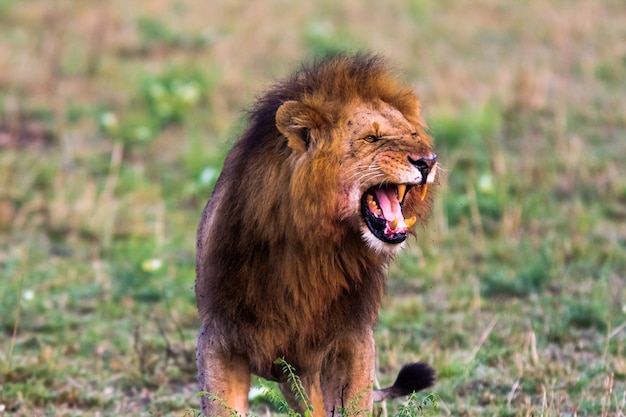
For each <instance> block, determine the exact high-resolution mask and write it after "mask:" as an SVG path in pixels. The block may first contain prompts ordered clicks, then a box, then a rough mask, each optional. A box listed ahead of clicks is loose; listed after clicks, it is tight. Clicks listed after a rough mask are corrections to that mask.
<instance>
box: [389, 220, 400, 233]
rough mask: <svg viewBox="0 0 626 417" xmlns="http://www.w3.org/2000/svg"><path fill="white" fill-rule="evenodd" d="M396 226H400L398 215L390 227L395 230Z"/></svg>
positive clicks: (390, 223)
mask: <svg viewBox="0 0 626 417" xmlns="http://www.w3.org/2000/svg"><path fill="white" fill-rule="evenodd" d="M396 227H398V218H397V217H396V218H395V219H393V220H392V221H390V222H389V228H390V229H391V230H395V228H396Z"/></svg>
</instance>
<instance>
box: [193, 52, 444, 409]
mask: <svg viewBox="0 0 626 417" xmlns="http://www.w3.org/2000/svg"><path fill="white" fill-rule="evenodd" d="M425 129H426V128H425V124H424V123H423V122H422V120H421V118H420V111H419V100H418V98H417V96H416V94H415V93H414V92H413V90H412V89H411V88H410V87H408V86H406V85H405V84H403V83H402V82H400V81H399V80H398V79H397V78H396V77H395V76H394V75H393V74H392V72H391V70H390V68H389V67H388V65H387V64H386V63H385V60H384V59H383V58H381V57H380V56H378V55H375V54H370V53H357V54H339V55H336V56H332V57H328V58H325V59H321V60H317V61H315V62H313V63H310V64H308V65H303V66H302V67H301V68H300V69H299V70H298V71H296V72H295V73H294V74H293V75H292V76H291V77H290V78H287V79H285V80H283V81H279V82H277V83H276V84H275V85H274V86H273V87H272V88H270V89H269V90H268V91H267V92H266V93H265V94H264V95H262V96H261V97H260V98H259V99H258V101H257V102H256V104H255V105H253V107H252V109H251V110H250V112H249V114H248V125H247V128H246V130H245V131H244V132H243V133H242V135H241V136H240V137H239V139H238V140H237V141H236V142H235V143H234V145H233V147H232V149H231V150H230V152H229V153H228V155H227V157H226V159H225V162H224V167H223V170H222V172H221V174H220V176H219V178H218V180H217V182H216V185H215V188H214V190H213V193H212V195H211V198H210V199H209V201H208V203H207V204H206V207H205V209H204V212H203V213H202V218H201V221H200V224H199V227H198V236H197V238H198V240H197V257H196V261H197V266H196V275H197V278H196V285H195V291H196V301H197V307H198V312H199V316H200V319H201V328H200V330H199V333H198V340H197V351H196V354H197V366H198V380H199V384H200V389H201V390H202V391H204V392H207V393H210V394H211V395H205V396H203V397H202V398H201V407H202V411H203V412H204V414H206V415H207V416H211V415H228V414H229V413H231V412H232V411H236V412H238V413H239V414H240V415H245V413H246V409H247V400H248V391H249V388H250V379H251V374H256V375H258V376H260V377H262V378H265V379H267V380H272V381H277V382H278V383H279V386H280V389H281V391H282V393H283V395H284V396H285V399H286V400H287V402H288V403H289V405H290V406H292V407H294V409H295V410H299V411H303V404H301V403H300V401H299V400H300V399H301V398H299V397H298V396H295V395H294V394H293V393H292V391H291V389H290V388H291V387H290V383H289V381H287V376H286V375H285V374H284V373H283V371H282V369H281V366H279V364H277V363H276V362H275V361H276V360H277V359H280V358H282V359H284V361H285V362H286V363H288V364H290V365H291V366H292V367H293V368H294V369H295V372H296V374H297V375H298V376H299V377H300V380H301V382H302V385H303V386H304V388H305V391H306V393H307V394H308V397H309V401H310V405H311V406H312V410H313V411H312V415H313V416H315V417H318V416H332V415H336V414H339V413H341V412H342V410H344V409H345V407H348V406H350V407H352V409H353V410H354V409H356V410H359V411H360V410H366V411H369V412H371V410H372V407H373V401H381V400H384V399H387V398H394V397H397V396H402V395H408V394H410V393H411V392H413V391H417V390H420V389H424V388H427V387H429V386H431V385H432V384H433V383H434V371H433V369H432V368H431V367H430V366H429V365H427V364H425V363H416V364H412V365H409V366H407V367H405V368H403V370H402V371H401V372H400V374H399V376H398V378H397V380H396V383H395V384H394V385H393V386H392V387H390V388H386V389H383V390H373V388H372V385H373V381H374V374H375V348H374V330H373V329H374V326H375V323H376V320H377V316H378V310H379V307H380V305H381V299H382V296H383V290H384V283H385V271H386V266H387V264H388V263H389V261H390V260H392V259H393V258H394V256H395V255H396V254H397V253H398V251H399V250H400V249H401V248H402V247H403V246H404V245H405V242H406V240H407V237H408V235H410V234H415V225H416V224H423V223H424V222H425V221H426V219H427V217H428V215H429V213H430V207H431V203H432V192H431V191H430V190H431V187H429V186H430V185H431V184H433V183H436V182H437V178H438V175H437V172H438V165H437V155H436V154H435V153H434V152H433V147H432V139H431V138H430V137H429V136H428V135H427V133H426V132H425Z"/></svg>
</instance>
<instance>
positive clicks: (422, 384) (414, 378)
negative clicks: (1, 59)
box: [374, 362, 435, 402]
mask: <svg viewBox="0 0 626 417" xmlns="http://www.w3.org/2000/svg"><path fill="white" fill-rule="evenodd" d="M434 383H435V370H434V369H433V368H431V367H430V365H428V364H425V363H422V362H416V363H410V364H408V365H404V366H403V367H402V369H401V370H400V372H399V373H398V377H397V378H396V382H394V383H393V385H392V386H390V387H387V388H382V389H377V390H374V401H376V402H379V401H385V400H390V399H392V398H397V397H402V396H405V395H410V394H412V393H413V392H415V391H421V390H423V389H426V388H428V387H430V386H432V385H433V384H434Z"/></svg>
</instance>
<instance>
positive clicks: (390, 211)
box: [270, 55, 437, 253]
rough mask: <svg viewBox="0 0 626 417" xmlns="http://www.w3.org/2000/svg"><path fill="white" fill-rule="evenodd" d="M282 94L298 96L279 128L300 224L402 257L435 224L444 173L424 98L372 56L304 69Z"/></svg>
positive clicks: (287, 100)
mask: <svg viewBox="0 0 626 417" xmlns="http://www.w3.org/2000/svg"><path fill="white" fill-rule="evenodd" d="M278 91H279V92H283V91H284V92H290V93H291V94H290V95H289V96H288V97H283V98H282V100H281V101H282V102H281V104H280V106H279V107H278V108H277V109H276V128H277V129H278V132H279V133H280V134H281V135H282V136H284V137H285V138H286V140H287V143H288V147H289V149H290V154H289V155H288V156H287V159H288V160H289V164H290V167H291V169H292V170H293V171H292V181H291V193H292V197H294V198H293V200H292V201H299V202H302V204H299V206H300V207H298V206H294V216H296V220H297V221H298V223H299V224H303V225H308V226H309V227H315V228H322V229H325V230H326V231H327V232H328V233H329V234H332V235H335V236H336V235H337V234H341V233H339V232H340V229H341V225H347V226H348V227H350V228H352V229H354V230H358V231H360V233H361V235H362V236H363V238H364V240H365V241H366V242H367V243H368V245H369V246H370V247H372V248H373V249H375V250H376V251H378V252H384V253H390V252H391V253H393V252H395V251H397V249H399V248H400V247H401V246H402V245H401V244H402V243H403V242H404V241H405V240H406V238H407V234H408V233H409V232H410V231H411V230H412V227H413V225H414V224H415V223H416V222H418V221H420V222H422V221H424V220H425V219H426V217H427V215H428V213H429V205H430V204H429V201H430V200H431V197H430V194H429V193H428V185H429V184H431V183H433V182H434V181H435V179H436V176H437V162H436V159H437V156H436V155H435V153H433V151H432V141H431V138H430V137H429V136H428V135H427V134H426V133H425V132H424V124H423V122H422V121H421V120H420V116H419V101H418V98H417V96H416V95H415V94H414V93H413V91H412V90H411V89H410V88H409V87H407V86H405V85H402V84H401V83H400V82H399V81H398V80H397V79H396V78H394V77H393V76H392V75H391V74H390V73H389V71H388V70H387V68H386V67H385V65H384V64H383V61H382V60H381V59H380V58H378V57H375V56H369V55H364V56H358V57H357V58H356V59H354V58H351V59H345V58H344V57H338V58H335V59H333V60H331V61H329V62H324V63H323V64H320V65H318V66H314V67H312V68H309V69H304V70H302V71H301V72H299V73H297V74H296V75H295V76H294V77H293V78H292V79H290V80H288V81H287V82H285V83H284V84H282V85H280V86H279V90H278ZM273 97H274V96H273V95H272V96H270V98H273ZM298 208H299V209H300V210H298Z"/></svg>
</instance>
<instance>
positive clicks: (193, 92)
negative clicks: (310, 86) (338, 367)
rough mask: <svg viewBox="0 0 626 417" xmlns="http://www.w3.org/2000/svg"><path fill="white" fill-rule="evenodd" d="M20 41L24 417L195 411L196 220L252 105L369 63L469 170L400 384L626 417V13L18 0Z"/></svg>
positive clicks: (5, 43) (4, 209) (19, 381)
mask: <svg viewBox="0 0 626 417" xmlns="http://www.w3.org/2000/svg"><path fill="white" fill-rule="evenodd" d="M0 33H1V36H0V324H1V326H2V328H1V332H2V333H1V334H0V415H15V416H79V415H97V416H148V415H150V416H187V415H189V416H191V415H194V413H196V411H194V409H197V407H198V399H197V396H196V393H197V391H198V388H197V385H196V382H195V362H194V342H195V332H196V329H197V327H198V319H197V317H196V311H195V307H194V298H193V280H194V245H195V228H196V224H197V221H198V218H199V215H200V212H201V210H202V208H203V205H204V203H205V201H206V199H207V197H208V196H209V194H210V190H211V187H212V184H213V183H214V181H215V179H216V176H217V174H218V172H219V170H220V164H221V161H222V158H223V156H224V154H225V152H226V151H227V149H228V147H229V144H230V143H232V140H233V139H234V138H235V136H236V132H237V131H238V129H240V128H241V118H242V110H243V109H244V108H245V107H246V106H247V105H249V104H250V103H251V102H252V100H253V99H254V97H255V95H256V94H258V93H259V92H260V91H262V90H263V89H264V88H266V87H267V86H268V85H269V82H270V80H271V79H272V78H276V77H280V76H283V75H285V74H287V73H288V72H290V71H291V70H292V69H294V68H296V67H297V63H298V62H299V61H301V60H302V59H307V58H310V57H312V56H315V55H318V54H321V53H325V52H328V51H332V50H337V49H349V50H354V49H358V48H366V49H370V50H373V51H377V52H380V53H382V54H384V55H385V56H387V57H388V58H389V59H390V60H391V61H392V62H393V63H394V65H395V67H396V68H397V70H398V73H399V74H402V76H403V77H404V78H405V79H406V80H407V82H410V83H412V84H413V85H414V86H415V88H416V90H417V91H418V92H419V94H420V96H421V97H422V101H423V111H424V117H425V119H426V121H427V122H428V123H429V125H430V129H431V132H432V134H433V136H434V137H435V139H436V143H437V144H438V146H437V150H438V153H439V156H440V160H441V163H442V164H443V166H444V167H445V168H446V170H447V175H446V178H445V181H444V182H443V184H442V186H441V187H440V189H439V192H438V198H437V202H436V205H435V207H434V213H433V216H432V220H431V222H430V223H429V224H428V225H427V226H426V227H425V228H424V229H423V230H420V233H419V234H420V236H419V239H418V240H417V241H415V242H413V244H412V246H411V247H410V249H409V250H407V251H405V253H404V254H403V255H402V256H401V257H400V258H399V259H398V261H397V262H396V263H395V264H394V265H393V266H392V267H391V268H390V280H389V283H388V296H387V298H386V299H385V303H384V309H383V310H382V312H381V315H380V323H379V326H378V328H377V344H378V367H377V372H378V379H379V381H380V382H381V384H383V385H384V384H387V383H389V382H391V380H392V379H393V377H394V375H395V373H396V372H397V370H398V369H399V367H400V366H401V364H403V363H405V362H408V361H414V360H423V361H427V362H429V363H431V364H432V365H433V366H434V367H435V369H437V371H438V383H437V385H436V386H435V387H434V388H433V389H432V390H431V391H427V392H425V393H421V394H420V395H419V396H418V401H421V400H422V399H424V398H426V396H427V395H429V394H434V397H435V398H437V399H438V401H437V403H438V406H437V409H436V408H435V406H434V405H433V404H432V403H428V402H427V403H426V405H425V406H424V408H423V409H422V410H421V411H420V410H413V414H418V415H419V414H435V415H454V416H540V415H541V416H624V415H625V413H626V393H625V392H626V162H625V161H624V159H625V157H626V4H625V3H624V2H623V0H605V1H599V0H571V1H570V0H553V1H540V0H530V1H523V2H512V1H504V0H477V1H473V2H468V1H452V0H450V1H435V0H408V1H402V0H390V1H388V2H385V3H384V4H382V3H381V2H378V1H372V0H365V1H357V0H346V1H344V2H337V1H335V0H327V1H319V2H291V1H286V0H268V1H257V2H243V1H229V0H213V1H210V2H206V1H200V0H189V1H182V0H179V1H176V0H152V1H150V2H137V1H128V0H126V1H123V0H110V1H106V2H103V1H91V0H81V1H70V0H62V1H54V2H52V1H44V0H30V1H26V0H1V1H0ZM224 233H228V225H224ZM264 397H265V396H264V395H262V394H261V395H258V396H257V397H256V400H255V401H256V402H257V404H256V405H255V407H254V410H256V412H258V413H260V414H264V413H266V412H268V411H267V410H270V408H268V406H267V405H265V402H264ZM430 398H433V396H431V397H430ZM400 404H402V402H400V401H396V402H393V403H391V404H388V409H389V413H390V414H392V413H395V412H397V410H398V407H399V405H400ZM272 412H274V411H272Z"/></svg>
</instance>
